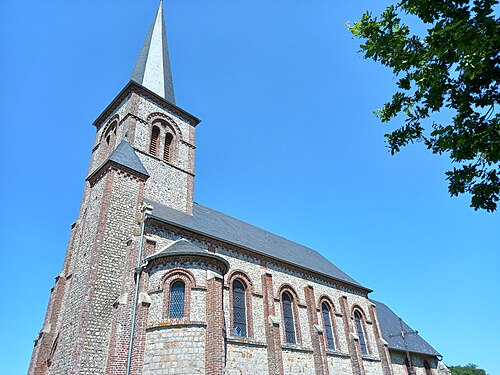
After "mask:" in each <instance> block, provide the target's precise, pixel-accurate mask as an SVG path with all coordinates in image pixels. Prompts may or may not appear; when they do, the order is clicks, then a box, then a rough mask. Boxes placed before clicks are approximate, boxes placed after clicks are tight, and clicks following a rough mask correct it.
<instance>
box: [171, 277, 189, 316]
mask: <svg viewBox="0 0 500 375" xmlns="http://www.w3.org/2000/svg"><path fill="white" fill-rule="evenodd" d="M185 289H186V287H185V285H184V283H183V282H182V281H176V282H174V283H173V284H172V286H171V287H170V304H169V314H168V317H169V318H171V319H175V318H183V317H184V296H185Z"/></svg>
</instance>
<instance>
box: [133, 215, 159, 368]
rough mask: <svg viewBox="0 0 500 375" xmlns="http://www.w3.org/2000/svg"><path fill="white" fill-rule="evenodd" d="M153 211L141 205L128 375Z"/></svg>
mask: <svg viewBox="0 0 500 375" xmlns="http://www.w3.org/2000/svg"><path fill="white" fill-rule="evenodd" d="M152 211H153V207H152V206H149V205H146V206H144V207H143V209H142V212H143V220H142V225H141V237H140V239H139V254H138V255H137V267H136V269H135V273H136V277H135V291H134V305H133V307H132V325H131V326H130V341H129V344H128V355H127V372H126V375H130V368H131V364H132V348H133V346H134V333H135V321H136V318H137V300H138V299H139V281H140V279H141V273H142V269H143V266H141V259H142V248H143V242H144V227H145V226H146V219H147V218H148V216H149V215H150V214H151V212H152Z"/></svg>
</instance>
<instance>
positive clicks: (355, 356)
mask: <svg viewBox="0 0 500 375" xmlns="http://www.w3.org/2000/svg"><path fill="white" fill-rule="evenodd" d="M339 302H340V308H341V310H342V317H343V320H344V334H345V337H346V338H347V347H348V349H349V354H350V355H351V365H352V371H353V374H354V375H365V369H364V367H363V362H362V358H361V353H360V352H359V350H358V345H357V344H356V342H355V341H354V338H353V337H352V336H351V332H354V331H352V330H351V319H350V314H349V309H348V307H347V297H346V296H342V297H340V298H339Z"/></svg>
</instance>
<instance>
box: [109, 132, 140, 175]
mask: <svg viewBox="0 0 500 375" xmlns="http://www.w3.org/2000/svg"><path fill="white" fill-rule="evenodd" d="M108 160H109V161H114V162H115V163H117V164H120V165H123V166H124V167H127V168H129V169H132V170H134V171H136V172H139V173H141V174H143V175H144V176H149V173H148V171H147V170H146V168H145V167H144V165H143V164H142V163H141V161H140V160H139V157H138V156H137V154H136V153H135V151H134V149H133V148H132V146H130V143H128V141H127V139H126V138H125V139H124V140H123V141H122V142H121V143H120V144H119V145H118V147H117V148H116V149H115V150H114V151H113V152H112V153H111V155H109V157H108V159H107V160H106V161H105V162H104V164H105V163H106V162H107V161H108Z"/></svg>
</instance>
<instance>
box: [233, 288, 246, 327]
mask: <svg viewBox="0 0 500 375" xmlns="http://www.w3.org/2000/svg"><path fill="white" fill-rule="evenodd" d="M233 326H234V332H233V334H234V336H237V337H247V315H246V290H245V286H244V285H243V283H242V282H241V281H239V280H234V282H233Z"/></svg>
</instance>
